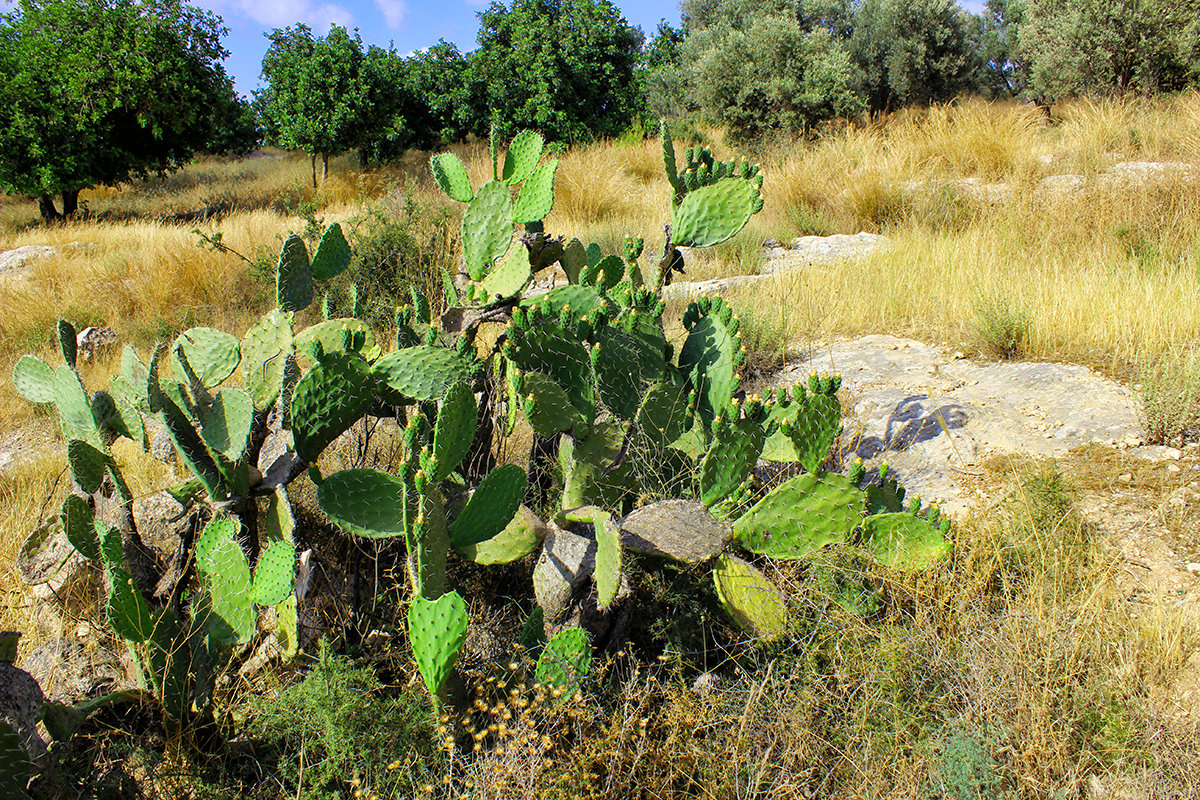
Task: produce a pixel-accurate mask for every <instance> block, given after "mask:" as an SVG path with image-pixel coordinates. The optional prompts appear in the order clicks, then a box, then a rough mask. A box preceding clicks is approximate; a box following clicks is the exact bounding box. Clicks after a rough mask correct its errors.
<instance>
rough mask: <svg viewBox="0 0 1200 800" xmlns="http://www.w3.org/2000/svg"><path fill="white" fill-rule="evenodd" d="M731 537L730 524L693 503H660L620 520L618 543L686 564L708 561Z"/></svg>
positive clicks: (701, 504)
mask: <svg viewBox="0 0 1200 800" xmlns="http://www.w3.org/2000/svg"><path fill="white" fill-rule="evenodd" d="M732 536H733V526H732V525H730V524H729V523H728V522H725V521H722V520H717V519H713V517H712V515H711V514H709V513H708V509H706V508H705V507H704V504H703V503H698V502H696V501H695V500H661V501H659V502H657V503H653V504H651V505H648V506H643V507H642V508H639V509H637V510H636V511H634V512H632V513H631V514H630V515H629V516H627V517H625V519H624V520H622V521H621V542H622V544H624V545H625V546H626V547H628V548H629V549H630V550H634V551H635V552H638V553H647V554H649V555H655V556H663V557H666V558H673V559H675V560H676V561H685V562H687V563H689V564H699V563H700V562H702V561H707V560H708V559H710V558H712V557H713V556H715V555H716V554H717V553H719V552H721V550H722V549H723V548H724V547H725V542H727V541H728V540H729V539H730V538H731V537H732Z"/></svg>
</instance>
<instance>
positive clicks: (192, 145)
mask: <svg viewBox="0 0 1200 800" xmlns="http://www.w3.org/2000/svg"><path fill="white" fill-rule="evenodd" d="M223 33H224V29H223V28H222V27H221V24H220V19H219V18H218V17H217V16H216V15H214V14H213V13H211V12H209V11H205V10H202V9H199V8H196V7H194V6H189V5H182V4H179V3H174V2H169V1H168V2H159V0H151V2H147V3H125V2H119V1H117V0H51V1H50V2H37V3H35V2H21V3H19V4H18V5H17V6H16V7H15V8H14V9H13V10H12V11H9V12H8V13H6V14H4V15H3V17H0V65H2V66H3V70H4V76H5V80H4V84H3V86H2V87H0V187H2V188H3V189H4V190H5V191H7V192H9V193H14V194H23V195H27V196H29V197H34V198H38V199H39V201H40V206H41V211H42V216H43V218H44V219H47V220H49V219H54V218H57V217H58V216H59V212H58V210H57V209H56V208H55V207H54V203H53V199H52V196H53V195H55V194H58V193H62V194H63V212H62V213H63V214H70V213H73V212H74V211H75V210H76V200H77V197H78V193H79V190H81V189H87V188H90V187H92V186H96V185H115V184H118V183H121V182H123V181H127V180H130V179H134V178H142V177H147V176H149V175H151V174H154V173H162V172H167V171H170V170H174V169H177V168H178V167H180V166H182V165H183V164H184V163H186V162H187V161H188V160H189V159H190V158H191V157H192V154H193V153H194V152H196V151H198V150H204V149H207V148H209V147H211V146H212V145H213V143H214V141H215V140H216V139H217V138H218V137H219V135H220V131H221V130H222V128H226V127H227V120H228V117H229V116H230V109H231V107H232V106H234V105H236V103H237V101H236V99H235V98H234V93H233V86H232V83H231V82H230V80H229V78H228V77H227V76H226V75H225V72H224V69H223V68H222V67H221V64H220V61H221V59H222V58H224V56H225V55H226V53H225V51H224V49H223V48H222V47H221V35H222V34H223Z"/></svg>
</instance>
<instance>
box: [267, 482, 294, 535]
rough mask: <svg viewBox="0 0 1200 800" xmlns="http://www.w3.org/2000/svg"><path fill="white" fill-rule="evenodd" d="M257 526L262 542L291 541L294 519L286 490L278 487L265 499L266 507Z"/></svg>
mask: <svg viewBox="0 0 1200 800" xmlns="http://www.w3.org/2000/svg"><path fill="white" fill-rule="evenodd" d="M258 524H259V528H258V530H259V533H260V534H261V535H262V538H263V540H264V541H266V542H274V541H276V540H280V539H281V540H283V541H286V542H290V541H292V534H293V533H294V532H295V530H296V518H295V516H293V514H292V504H291V501H289V500H288V495H287V489H285V488H284V487H282V486H280V487H279V488H277V489H276V490H275V491H274V492H272V493H271V494H270V495H269V496H268V497H267V501H266V507H265V508H263V511H262V516H261V518H260V520H259V523H258Z"/></svg>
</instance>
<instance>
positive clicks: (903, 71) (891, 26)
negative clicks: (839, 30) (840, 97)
mask: <svg viewBox="0 0 1200 800" xmlns="http://www.w3.org/2000/svg"><path fill="white" fill-rule="evenodd" d="M975 27H976V25H975V24H974V23H973V20H972V18H971V17H970V16H969V15H967V14H966V13H965V12H963V11H962V10H961V9H960V8H959V7H958V4H957V3H956V2H954V0H864V2H863V3H862V5H861V6H859V8H858V12H857V14H856V16H855V24H854V32H853V34H852V35H851V37H850V51H851V54H852V57H853V59H854V62H855V64H856V65H857V66H858V68H859V69H860V70H861V71H862V79H863V90H864V93H865V96H866V102H867V107H868V108H869V109H870V111H871V112H872V113H879V112H884V111H892V110H895V109H896V108H899V107H900V106H904V105H928V104H930V103H941V102H946V101H949V100H953V99H954V98H955V97H956V96H958V95H960V94H962V93H964V92H968V91H971V90H973V89H975V88H977V86H978V79H979V73H980V70H981V67H982V61H981V56H980V52H979V49H978V46H977V43H976V42H974V41H973V39H974V36H973V33H974V29H975Z"/></svg>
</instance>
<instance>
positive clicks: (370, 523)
mask: <svg viewBox="0 0 1200 800" xmlns="http://www.w3.org/2000/svg"><path fill="white" fill-rule="evenodd" d="M404 492H405V489H404V482H403V481H401V480H400V479H399V478H396V477H393V476H391V475H388V474H387V473H386V472H380V471H379V470H374V469H347V470H342V471H341V472H335V473H333V474H332V475H330V476H329V477H327V478H326V479H325V480H323V481H321V485H320V486H318V487H317V504H318V505H320V507H321V511H323V512H324V513H325V516H327V517H329V518H330V519H331V520H333V522H334V523H336V524H337V525H338V526H339V527H340V528H342V529H343V530H345V531H346V532H348V533H353V534H355V535H357V536H368V537H391V536H403V535H404V533H405V526H406V523H408V522H409V519H408V518H409V513H408V512H406V510H405V495H404ZM410 511H411V509H410Z"/></svg>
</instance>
